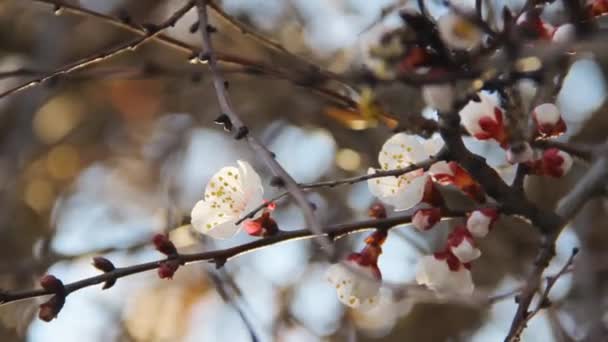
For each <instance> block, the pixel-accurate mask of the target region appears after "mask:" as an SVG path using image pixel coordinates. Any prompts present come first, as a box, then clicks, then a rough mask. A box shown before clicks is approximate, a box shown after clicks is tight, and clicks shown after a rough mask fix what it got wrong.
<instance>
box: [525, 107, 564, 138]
mask: <svg viewBox="0 0 608 342" xmlns="http://www.w3.org/2000/svg"><path fill="white" fill-rule="evenodd" d="M532 118H533V119H534V123H535V124H536V129H537V131H538V133H539V134H540V135H541V136H543V137H554V136H558V135H560V134H562V133H564V132H565V131H566V123H565V122H564V120H563V119H562V117H561V115H560V113H559V109H558V108H557V106H556V105H554V104H553V103H543V104H541V105H539V106H537V107H536V108H534V111H533V112H532Z"/></svg>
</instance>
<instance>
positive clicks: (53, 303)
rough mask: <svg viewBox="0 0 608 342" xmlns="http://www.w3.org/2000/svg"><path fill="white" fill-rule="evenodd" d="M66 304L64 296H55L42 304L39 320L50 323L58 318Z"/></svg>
mask: <svg viewBox="0 0 608 342" xmlns="http://www.w3.org/2000/svg"><path fill="white" fill-rule="evenodd" d="M64 304H65V296H64V295H54V296H53V297H51V298H50V299H49V300H48V301H46V302H44V303H42V304H40V306H39V308H40V311H38V318H40V319H41V320H43V321H45V322H50V321H52V320H53V319H55V318H56V317H57V315H58V314H59V312H60V311H61V309H62V308H63V305H64Z"/></svg>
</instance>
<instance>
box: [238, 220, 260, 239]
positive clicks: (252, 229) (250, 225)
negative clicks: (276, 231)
mask: <svg viewBox="0 0 608 342" xmlns="http://www.w3.org/2000/svg"><path fill="white" fill-rule="evenodd" d="M243 227H244V228H245V231H246V232H247V234H249V235H251V236H262V234H263V233H264V228H263V227H262V224H261V223H260V222H258V221H256V220H247V221H245V222H243Z"/></svg>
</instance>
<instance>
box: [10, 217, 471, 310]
mask: <svg viewBox="0 0 608 342" xmlns="http://www.w3.org/2000/svg"><path fill="white" fill-rule="evenodd" d="M450 214H451V215H452V216H462V215H464V212H452V213H450ZM409 222H411V215H410V214H402V215H398V216H394V217H389V218H385V219H369V220H363V221H356V222H351V223H342V224H334V225H329V226H327V227H325V229H323V232H324V233H323V236H326V237H327V236H331V238H332V240H335V239H340V238H342V237H344V236H346V235H348V234H351V233H355V232H361V231H365V230H370V229H375V228H377V227H383V228H384V229H391V228H393V227H395V226H397V225H401V224H404V223H409ZM315 237H319V235H317V234H315V233H314V232H313V231H312V230H311V229H309V228H305V229H299V230H290V231H284V230H282V231H280V232H279V233H277V234H276V235H273V236H270V237H266V238H263V239H259V240H256V241H253V242H249V243H246V244H242V245H238V246H235V247H230V248H226V249H220V250H215V251H208V252H202V253H192V254H178V255H176V256H174V257H172V259H171V258H169V259H160V260H156V261H152V262H147V263H142V264H137V265H133V266H128V267H118V268H116V269H115V270H113V271H110V272H106V273H103V274H100V275H97V276H94V277H90V278H85V279H82V280H78V281H75V282H73V283H69V284H66V285H65V289H66V293H67V294H70V293H72V292H74V291H78V290H80V289H82V288H85V287H89V286H93V285H97V284H101V283H105V282H106V281H108V280H116V279H119V278H123V277H126V276H129V275H132V274H136V273H141V272H145V271H150V270H154V269H157V268H158V267H159V266H160V264H161V263H163V262H165V261H167V260H176V261H178V262H179V263H181V264H184V265H185V264H190V263H194V262H200V261H211V262H215V263H216V265H222V264H224V263H225V262H226V261H228V260H230V259H232V258H234V257H237V256H241V255H244V254H247V253H251V252H253V251H256V250H259V249H261V248H264V247H267V246H272V245H275V244H278V243H282V242H286V241H290V240H301V239H311V238H315ZM48 294H52V292H51V291H48V290H45V289H36V290H26V291H4V292H0V304H5V303H10V302H14V301H17V300H22V299H26V298H33V297H39V296H44V295H48Z"/></svg>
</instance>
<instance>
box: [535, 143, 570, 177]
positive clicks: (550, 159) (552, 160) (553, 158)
mask: <svg viewBox="0 0 608 342" xmlns="http://www.w3.org/2000/svg"><path fill="white" fill-rule="evenodd" d="M541 163H542V164H541V166H542V170H541V173H542V174H545V175H549V176H551V177H556V178H559V177H561V176H563V175H565V174H566V173H568V171H570V168H571V167H572V163H573V161H572V157H570V155H569V154H568V153H566V152H564V151H561V150H558V149H557V148H549V149H547V150H545V152H544V153H543V158H542V160H541Z"/></svg>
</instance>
